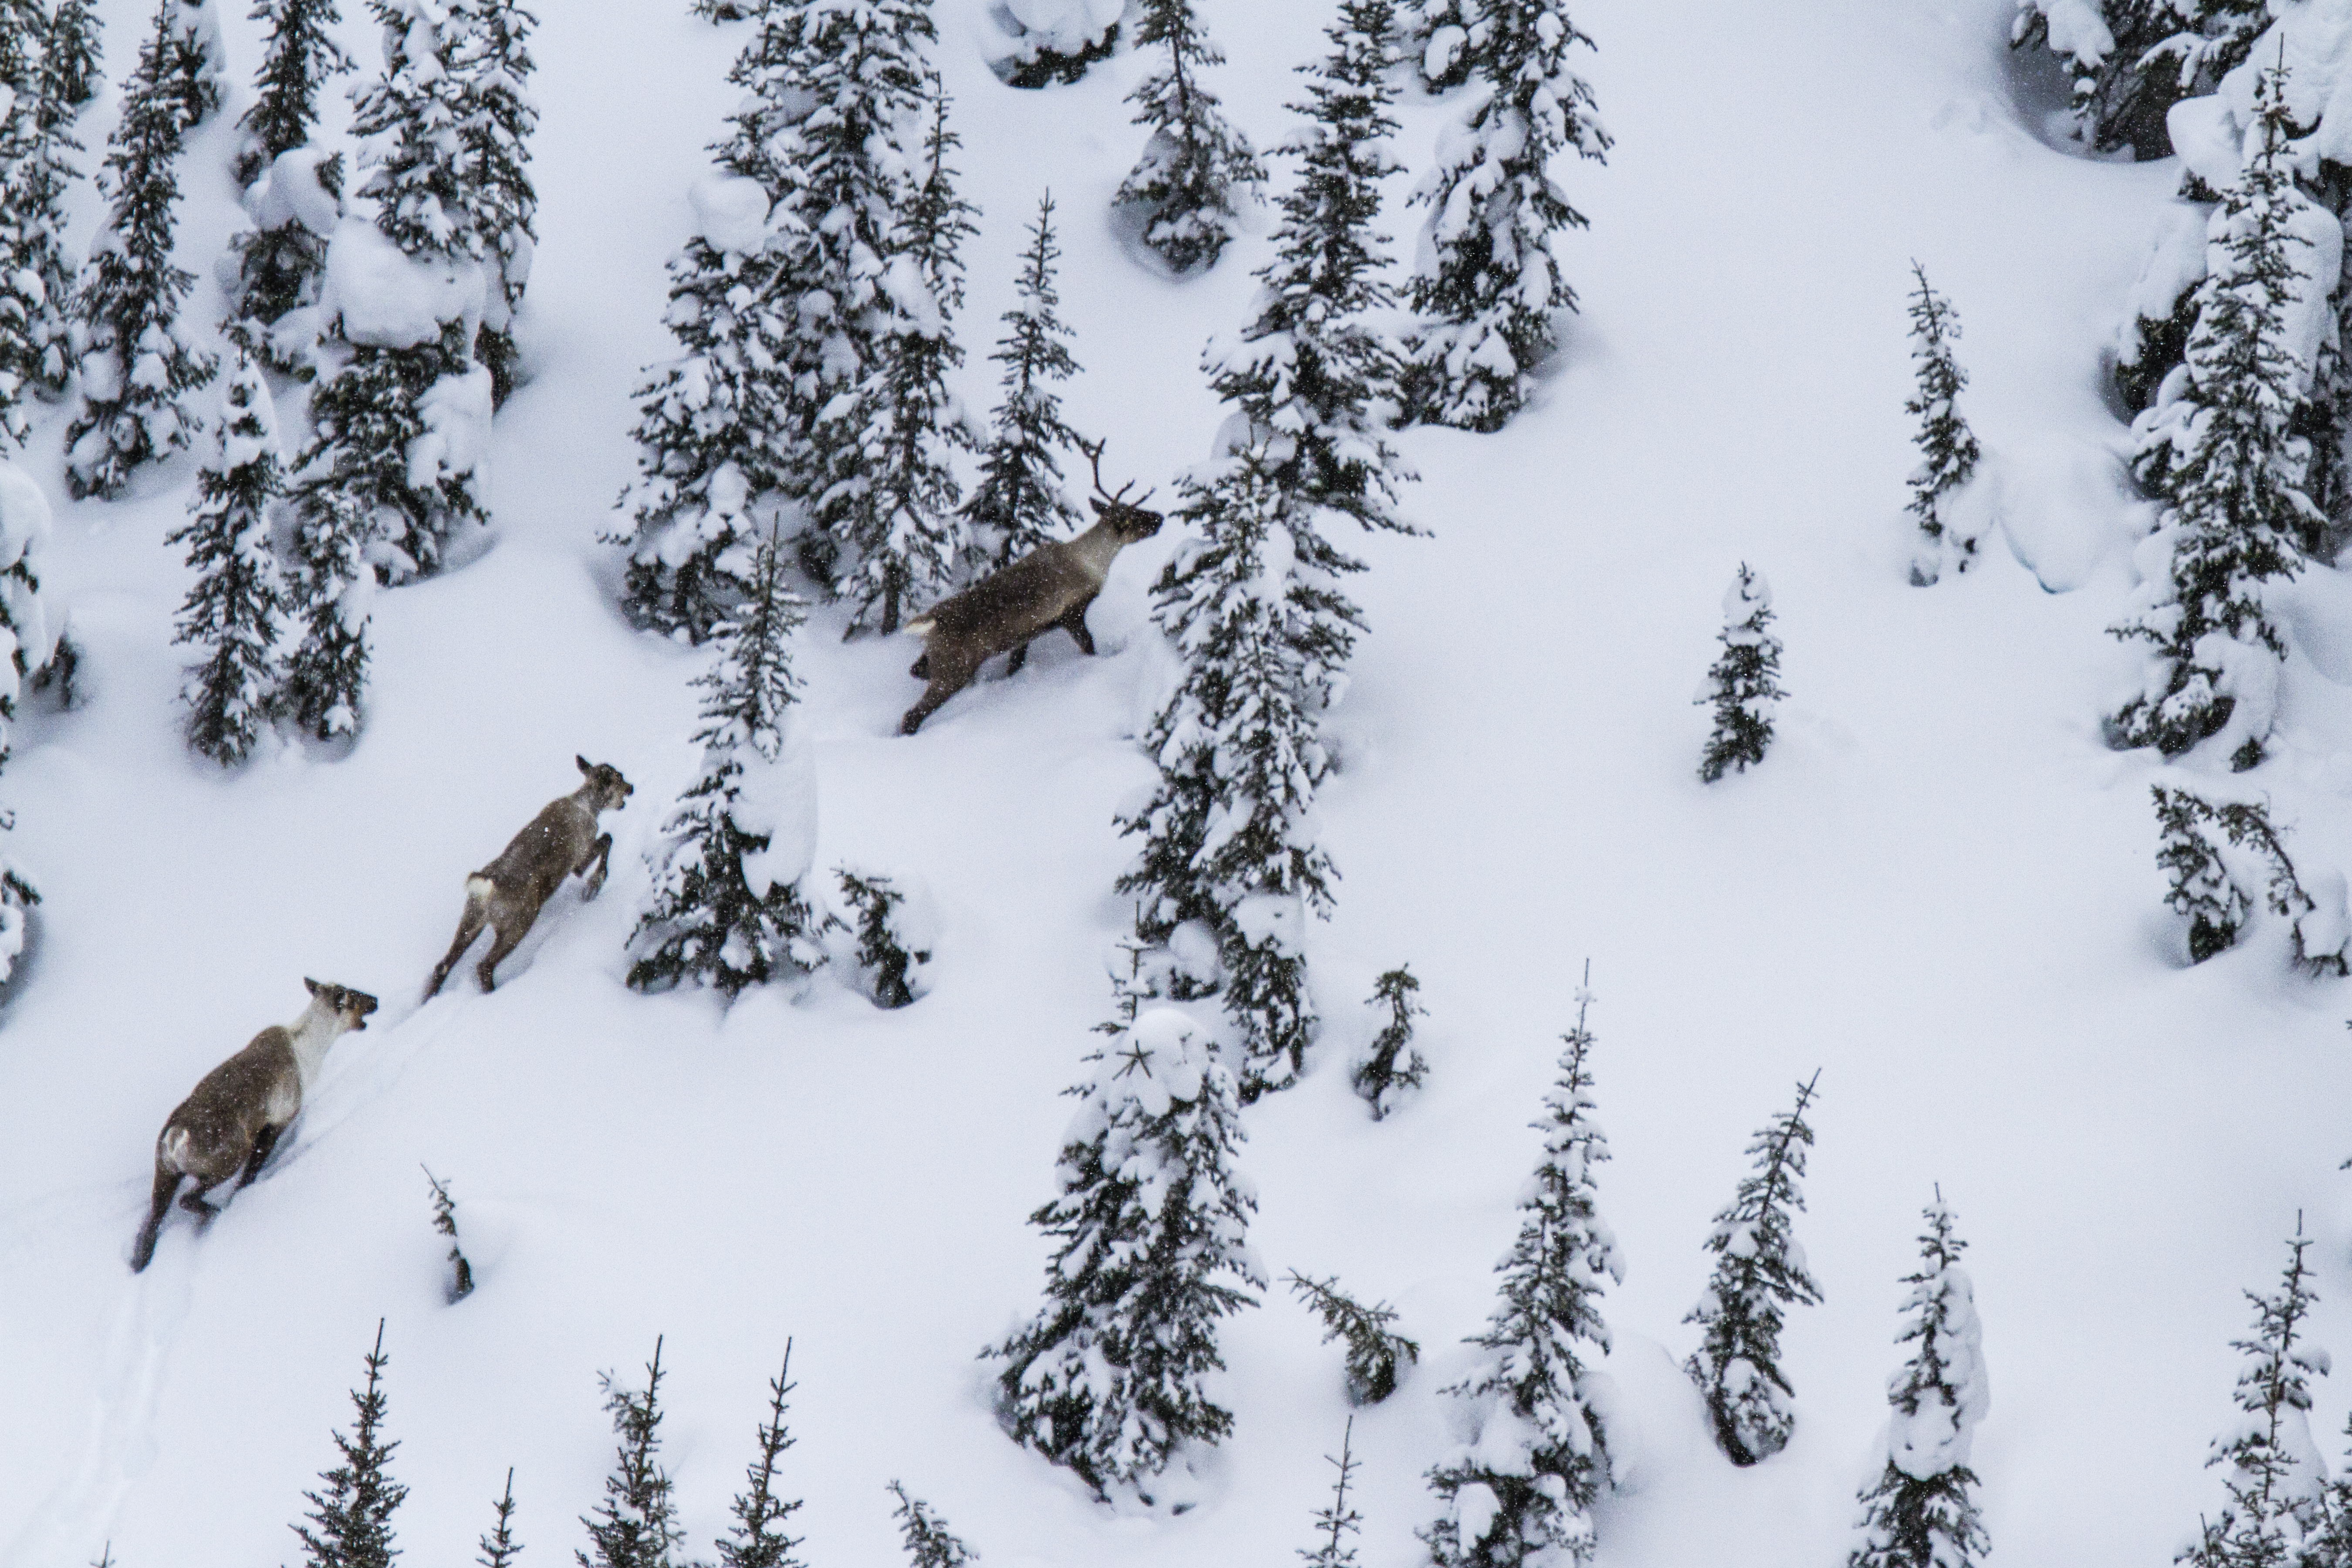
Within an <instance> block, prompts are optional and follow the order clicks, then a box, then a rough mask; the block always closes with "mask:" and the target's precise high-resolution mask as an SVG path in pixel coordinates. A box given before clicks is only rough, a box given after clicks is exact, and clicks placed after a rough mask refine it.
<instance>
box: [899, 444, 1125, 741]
mask: <svg viewBox="0 0 2352 1568" xmlns="http://www.w3.org/2000/svg"><path fill="white" fill-rule="evenodd" d="M1087 454H1088V456H1090V457H1092V458H1095V459H1096V460H1097V469H1096V480H1095V489H1097V490H1098V491H1099V490H1100V489H1102V480H1101V469H1100V467H1099V463H1100V459H1101V457H1102V447H1100V446H1099V445H1097V446H1095V447H1089V448H1087ZM1126 494H1127V489H1126V488H1125V487H1122V488H1121V489H1120V490H1119V492H1118V495H1097V497H1096V498H1095V499H1094V500H1093V502H1092V504H1093V506H1094V509H1095V513H1096V515H1097V516H1098V517H1099V518H1101V519H1102V521H1099V522H1097V523H1096V524H1095V525H1094V526H1093V527H1092V528H1090V529H1088V530H1087V531H1085V532H1084V533H1081V534H1080V535H1078V536H1077V537H1076V539H1063V540H1055V541H1053V542H1050V543H1046V544H1042V545H1039V546H1038V547H1037V548H1036V549H1034V550H1033V551H1031V552H1029V553H1028V554H1026V555H1024V556H1023V557H1022V558H1021V559H1020V560H1018V561H1015V562H1014V563H1013V564H1012V565H1010V566H1007V567H1005V568H1003V570H1002V571H999V572H995V573H992V574H990V575H988V576H986V577H983V578H982V579H981V580H980V581H979V582H977V583H975V584H972V585H971V587H969V588H967V589H965V590H964V591H963V592H962V593H961V594H957V595H953V596H951V597H950V598H946V599H942V600H940V602H939V603H938V604H936V605H932V606H931V607H930V608H929V609H928V610H926V611H924V612H923V614H922V615H920V616H917V617H916V618H915V619H914V620H912V621H909V622H908V624H907V629H908V631H911V632H916V633H919V634H920V635H921V637H922V638H923V656H922V658H919V659H917V660H916V661H915V663H914V666H913V668H910V669H908V671H907V673H908V674H909V675H911V676H914V677H915V678H916V679H919V680H927V681H929V683H930V684H929V687H927V688H926V689H924V692H923V695H922V697H921V698H920V699H919V700H917V702H916V703H915V705H914V706H913V707H912V708H909V709H908V710H907V716H906V717H905V718H904V719H901V720H900V721H898V732H899V733H900V734H902V735H911V734H913V733H914V732H915V731H918V730H919V729H921V728H922V727H923V721H924V720H926V719H928V718H929V717H930V716H931V715H932V714H933V713H935V712H937V711H939V709H940V704H941V703H943V702H945V701H946V700H948V699H949V698H950V697H953V696H954V695H955V694H956V693H957V692H959V691H961V690H962V689H964V688H965V687H967V686H970V685H971V681H972V677H974V676H976V675H978V674H979V673H980V667H981V666H982V664H983V663H985V662H986V661H987V660H988V659H989V658H992V656H994V655H996V654H1000V653H1009V654H1011V655H1012V656H1013V658H1012V661H1011V662H1010V663H1009V664H1008V665H1007V666H1006V667H1005V671H1004V673H1005V674H1007V675H1012V674H1014V673H1016V672H1017V671H1018V670H1019V669H1020V668H1021V666H1022V665H1023V664H1024V662H1025V661H1026V660H1027V659H1028V658H1029V644H1030V643H1031V642H1032V641H1033V640H1034V639H1035V638H1036V637H1041V636H1043V635H1044V634H1045V633H1046V632H1049V631H1052V630H1053V629H1054V628H1055V626H1059V627H1061V628H1062V629H1063V630H1064V631H1066V632H1068V633H1069V634H1070V637H1072V639H1073V640H1075V641H1076V643H1077V645H1078V651H1079V652H1081V653H1086V654H1092V653H1093V652H1094V651H1095V639H1094V636H1093V634H1092V633H1090V632H1088V631H1087V606H1088V605H1092V604H1093V603H1094V602H1095V595H1097V594H1100V593H1101V592H1102V586H1103V579H1104V577H1105V575H1106V574H1108V572H1109V570H1110V563H1111V560H1112V558H1113V557H1114V556H1116V555H1117V554H1118V552H1120V551H1121V550H1124V549H1125V548H1126V547H1127V546H1129V545H1130V544H1133V543H1135V542H1137V541H1138V540H1143V539H1149V538H1150V537H1151V536H1152V535H1153V534H1155V533H1157V532H1159V531H1160V514H1159V513H1158V512H1156V511H1147V510H1144V509H1143V508H1142V507H1140V506H1137V505H1132V504H1130V503H1129V502H1128V501H1126V500H1122V499H1120V498H1121V497H1123V496H1125V495H1126ZM1144 499H1145V500H1150V497H1149V496H1147V497H1145V498H1144Z"/></svg>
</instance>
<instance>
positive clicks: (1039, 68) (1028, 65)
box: [996, 22, 1118, 88]
mask: <svg viewBox="0 0 2352 1568" xmlns="http://www.w3.org/2000/svg"><path fill="white" fill-rule="evenodd" d="M1117 53H1118V23H1117V22H1113V23H1112V24H1111V25H1110V26H1108V27H1105V28H1104V29H1103V30H1102V34H1101V36H1100V37H1093V38H1088V39H1087V40H1086V41H1085V42H1084V43H1082V44H1080V45H1079V46H1078V47H1077V48H1076V49H1075V50H1065V49H1055V48H1049V47H1046V46H1045V45H1043V44H1039V43H1034V42H1032V43H1026V44H1024V45H1023V46H1022V47H1019V48H1017V49H1015V50H1014V51H1013V53H1012V54H1011V55H1008V56H1007V57H1005V58H1003V59H1001V60H999V61H997V62H996V74H997V75H998V76H1000V77H1002V78H1003V79H1004V85H1005V86H1007V87H1019V88H1040V87H1047V86H1051V85H1052V84H1053V83H1055V82H1060V83H1061V84H1063V85H1064V86H1065V87H1066V86H1068V85H1070V84H1071V83H1073V82H1076V80H1078V79H1080V78H1081V77H1083V76H1085V75H1086V74H1087V67H1088V66H1090V65H1093V64H1094V63H1095V62H1096V61H1097V60H1107V59H1108V58H1111V56H1113V55H1114V54H1117Z"/></svg>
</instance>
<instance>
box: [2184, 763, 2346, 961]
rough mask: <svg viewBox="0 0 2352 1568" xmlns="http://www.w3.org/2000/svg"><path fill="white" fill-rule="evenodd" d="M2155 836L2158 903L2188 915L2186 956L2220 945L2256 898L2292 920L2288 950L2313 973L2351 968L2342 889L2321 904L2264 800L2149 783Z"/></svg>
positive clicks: (2194, 957)
mask: <svg viewBox="0 0 2352 1568" xmlns="http://www.w3.org/2000/svg"><path fill="white" fill-rule="evenodd" d="M2148 788H2149V793H2150V794H2151V795H2153V797H2154V799H2155V803H2156V822H2157V827H2158V832H2159V833H2160V834H2161V835H2162V838H2161V841H2160V842H2159V844H2158V847H2157V852H2156V863H2157V865H2158V867H2160V868H2162V869H2163V870H2164V872H2165V873H2166V875H2167V877H2168V879H2169V881H2170V886H2169V888H2168V889H2167V891H2166V893H2165V900H2164V901H2165V902H2166V903H2167V904H2168V905H2170V906H2171V908H2172V910H2173V912H2174V913H2176V914H2180V915H2185V916H2187V917H2188V919H2189V962H2190V963H2204V962H2205V960H2207V959H2209V958H2210V957H2212V956H2213V955H2214V954H2215V953H2217V952H2225V951H2227V950H2228V949H2229V948H2230V946H2231V944H2232V943H2234V942H2236V941H2237V940H2238V932H2239V931H2240V930H2241V929H2242V927H2243V926H2244V924H2245V922H2246V920H2247V918H2248V917H2249V916H2250V915H2252V912H2253V910H2254V904H2255V902H2256V900H2257V899H2259V900H2260V901H2261V902H2263V904H2265V905H2266V906H2268V908H2269V909H2270V911H2271V912H2272V913H2273V914H2274V915H2277V916H2279V917H2280V918H2281V919H2283V920H2285V921H2290V922H2292V923H2291V929H2290V932H2289V934H2290V937H2291V940H2292V941H2293V942H2294V956H2295V960H2296V962H2297V963H2302V964H2304V965H2305V966H2307V967H2308V968H2310V969H2311V970H2313V971H2314V972H2315V973H2332V974H2335V975H2337V976H2342V975H2344V974H2345V973H2352V928H2347V910H2346V909H2345V907H2344V897H2343V894H2342V892H2341V890H2340V889H2339V890H2337V891H2336V892H2334V893H2332V894H2331V895H2330V906H2332V907H2324V906H2323V905H2322V904H2321V903H2320V901H2319V900H2317V899H2316V898H2315V897H2313V895H2312V894H2311V892H2310V890H2309V889H2306V888H2305V886H2304V885H2303V880H2302V879H2301V878H2300V877H2298V876H2297V875H2296V874H2295V869H2294V860H2293V859H2291V858H2289V857H2288V855H2287V852H2286V842H2285V837H2284V834H2283V833H2282V832H2281V830H2280V829H2279V828H2277V827H2276V826H2273V824H2272V822H2271V819H2270V811H2269V808H2268V807H2267V806H2266V805H2259V804H2256V803H2254V802H2251V801H2220V802H2216V801H2209V800H2206V799H2205V798H2204V797H2203V796H2201V795H2196V794H2194V793H2192V792H2190V791H2189V790H2185V789H2176V788H2173V787H2170V786H2168V785H2165V784H2151V785H2149V786H2148Z"/></svg>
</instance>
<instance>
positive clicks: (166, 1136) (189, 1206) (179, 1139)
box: [131, 980, 376, 1273]
mask: <svg viewBox="0 0 2352 1568" xmlns="http://www.w3.org/2000/svg"><path fill="white" fill-rule="evenodd" d="M302 984H305V985H307V986H309V987H310V1010H309V1011H307V1012H306V1013H304V1014H303V1016H301V1017H300V1018H299V1019H298V1020H296V1024H295V1026H294V1027H293V1028H287V1027H284V1026H279V1025H275V1024H273V1025H271V1026H269V1027H268V1028H267V1029H264V1030H262V1031H261V1033H259V1034H257V1035H256V1036H254V1037H253V1040H252V1043H251V1044H249V1045H247V1047H245V1049H243V1050H241V1051H239V1052H237V1053H236V1055H235V1056H233V1057H231V1058H228V1060H226V1061H225V1062H223V1063H221V1065H220V1066H218V1067H216V1068H213V1070H212V1071H210V1072H208V1073H206V1074H205V1076H204V1077H203V1079H200V1080H198V1082H197V1084H196V1087H195V1089H194V1091H192V1092H191V1093H190V1094H189V1096H188V1098H187V1099H185V1100H182V1101H180V1104H179V1107H178V1109H177V1110H173V1112H172V1114H171V1115H170V1116H169V1117H168V1118H166V1119H165V1120H164V1122H163V1131H162V1132H160V1133H158V1134H157V1135H156V1138H155V1185H154V1190H153V1192H152V1194H151V1196H150V1202H149V1205H148V1212H147V1223H146V1225H145V1226H142V1227H141V1229H140V1232H139V1239H138V1241H137V1243H136V1244H134V1245H133V1247H132V1248H131V1269H132V1271H133V1272H134V1273H135V1272H137V1271H138V1270H141V1269H143V1268H146V1267H147V1264H148V1260H149V1259H151V1258H153V1257H154V1256H155V1238H156V1237H158V1236H159V1235H161V1234H162V1232H163V1218H164V1215H166V1214H168V1213H169V1212H170V1210H171V1206H172V1194H173V1193H174V1192H176V1191H178V1190H179V1185H180V1183H181V1182H182V1180H183V1179H185V1178H190V1177H193V1178H194V1181H195V1185H194V1187H193V1188H191V1189H190V1190H189V1192H188V1194H187V1195H186V1196H185V1197H183V1198H182V1199H181V1200H180V1206H181V1207H182V1208H184V1209H186V1210H187V1211H188V1212H189V1213H190V1214H193V1215H195V1216H196V1218H197V1220H198V1222H199V1223H204V1222H206V1221H209V1220H210V1219H211V1218H212V1217H213V1215H215V1214H217V1213H219V1212H220V1210H219V1206H218V1205H215V1204H209V1203H206V1202H205V1194H206V1193H208V1192H210V1191H212V1189H213V1188H215V1187H217V1186H219V1185H220V1184H222V1183H223V1182H226V1181H227V1180H228V1179H229V1178H230V1177H232V1176H235V1177H236V1187H234V1188H231V1189H230V1190H231V1191H232V1192H235V1191H238V1190H241V1189H242V1188H243V1187H244V1186H245V1185H246V1184H247V1183H248V1182H250V1181H252V1180H253V1178H254V1177H255V1176H256V1175H257V1174H258V1173H260V1170H261V1167H262V1164H263V1163H264V1162H265V1161H267V1160H268V1158H269V1154H270V1151H271V1150H273V1149H275V1148H277V1147H278V1135H279V1134H280V1133H282V1132H284V1131H286V1129H287V1127H288V1126H289V1125H290V1124H291V1123H292V1122H293V1121H294V1118H295V1115H296V1114H297V1113H298V1112H299V1111H300V1110H301V1109H302V1089H303V1084H304V1080H305V1079H306V1078H307V1077H308V1076H309V1073H310V1072H315V1071H317V1065H318V1058H320V1057H322V1056H324V1055H325V1054H326V1048H327V1047H328V1046H329V1045H330V1044H331V1043H332V1042H333V1040H334V1038H335V1037H336V1036H338V1035H340V1034H341V1033H343V1032H344V1031H345V1030H350V1029H364V1028H366V1027H367V1016H368V1015H369V1014H370V1013H373V1012H374V1011H375V1006H376V1002H375V998H374V997H373V996H371V995H369V994H367V993H366V992H364V991H353V990H351V989H350V988H349V987H347V986H341V985H322V984H320V983H319V982H317V981H315V980H305V981H304V982H302ZM305 1047H308V1049H307V1052H306V1050H305ZM306 1054H307V1057H308V1059H309V1068H308V1071H307V1072H306V1070H305V1067H304V1058H305V1056H306Z"/></svg>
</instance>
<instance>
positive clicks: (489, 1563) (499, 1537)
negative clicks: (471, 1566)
mask: <svg viewBox="0 0 2352 1568" xmlns="http://www.w3.org/2000/svg"><path fill="white" fill-rule="evenodd" d="M490 1506H491V1507H492V1508H494V1509H496V1510H498V1518H497V1521H495V1522H494V1523H493V1524H492V1525H491V1526H490V1531H489V1533H488V1534H487V1535H485V1536H483V1537H482V1540H481V1546H482V1554H481V1556H480V1557H478V1558H477V1559H476V1561H477V1562H478V1563H481V1565H482V1568H513V1564H514V1560H515V1559H516V1558H518V1557H520V1556H521V1555H522V1542H520V1541H517V1540H516V1539H515V1538H514V1507H515V1500H514V1468H513V1467H512V1466H509V1467H508V1468H507V1489H506V1490H505V1491H503V1492H501V1493H499V1500H498V1501H497V1502H495V1503H492V1504H491V1505H490Z"/></svg>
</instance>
